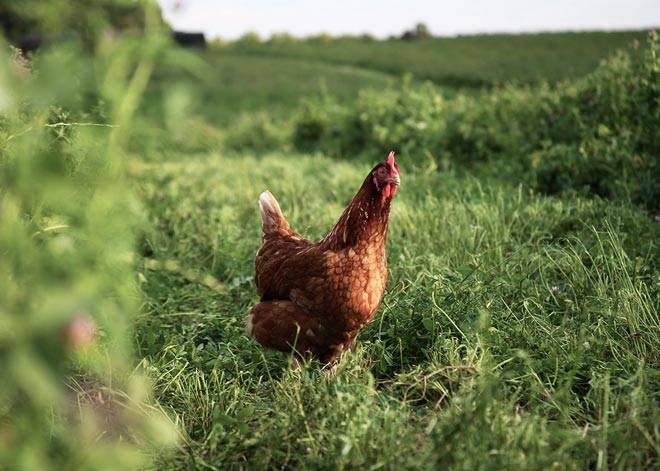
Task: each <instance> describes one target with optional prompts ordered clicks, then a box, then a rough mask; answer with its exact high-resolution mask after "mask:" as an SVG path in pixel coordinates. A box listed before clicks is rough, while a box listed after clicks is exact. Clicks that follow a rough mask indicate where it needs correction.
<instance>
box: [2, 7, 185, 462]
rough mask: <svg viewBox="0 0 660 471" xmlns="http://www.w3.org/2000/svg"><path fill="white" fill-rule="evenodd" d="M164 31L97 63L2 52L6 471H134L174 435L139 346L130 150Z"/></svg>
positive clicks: (71, 54) (115, 44) (74, 55)
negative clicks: (142, 367)
mask: <svg viewBox="0 0 660 471" xmlns="http://www.w3.org/2000/svg"><path fill="white" fill-rule="evenodd" d="M56 3H57V2H56ZM40 4H41V5H42V6H43V8H44V9H46V8H47V7H46V6H44V5H43V2H40ZM81 6H83V5H78V7H81ZM35 9H37V10H39V8H38V6H37V5H35ZM44 11H45V10H44ZM88 13H90V12H89V11H88V12H85V14H88ZM62 14H66V12H65V11H63V12H62ZM159 29H160V28H159V16H158V12H157V11H156V10H154V9H153V8H148V9H147V28H146V32H145V33H144V34H143V33H136V34H128V33H126V34H124V35H123V36H122V37H121V38H117V39H113V38H106V39H104V40H101V41H100V42H99V43H98V48H97V51H96V53H95V54H93V55H90V54H87V53H86V52H85V51H84V47H85V46H84V45H83V44H82V43H83V42H84V41H82V40H79V41H76V40H73V41H65V42H62V43H60V44H57V45H55V46H53V47H51V48H48V49H45V50H43V51H41V52H40V53H39V54H38V55H36V56H35V58H34V60H33V61H30V62H28V61H26V60H25V59H24V58H22V57H20V56H18V55H17V54H16V53H12V52H11V50H10V48H9V46H8V45H7V44H6V43H4V42H2V43H1V44H0V221H1V224H0V376H1V377H2V382H1V383H0V468H2V469H12V470H13V469H16V470H34V469H42V470H44V469H135V468H136V467H138V466H142V465H144V464H145V459H146V458H147V457H148V456H149V453H150V452H151V451H150V450H152V449H151V448H150V447H151V446H153V445H158V446H160V445H165V444H171V443H172V442H173V440H174V438H175V435H174V433H175V431H174V427H173V426H172V424H171V422H170V421H169V419H168V418H167V416H166V415H164V414H163V413H162V412H160V410H159V409H158V407H157V406H155V405H153V402H152V401H151V399H150V386H149V384H148V381H147V380H146V378H145V377H144V376H143V375H142V374H140V373H139V372H136V371H135V363H134V359H133V345H132V342H131V336H130V331H131V326H132V322H133V316H134V315H135V313H136V312H137V310H138V308H139V302H138V296H137V291H136V279H135V272H134V263H135V260H134V244H135V231H136V228H137V225H138V223H139V221H140V218H141V216H140V212H139V210H138V208H139V206H138V205H137V202H136V200H135V198H134V197H133V195H132V192H131V190H130V188H129V187H128V186H127V184H126V179H125V161H126V154H125V151H126V146H127V142H128V140H129V138H130V136H131V134H132V132H133V131H134V129H133V117H134V115H135V112H136V109H137V108H138V106H139V103H140V99H141V96H142V95H143V93H144V89H145V87H146V85H147V83H148V80H149V76H150V74H151V70H152V69H153V67H154V64H155V63H157V62H158V61H159V60H160V58H161V57H162V56H163V54H165V53H166V51H167V46H168V45H169V42H168V40H167V39H165V38H164V36H163V35H161V34H160V33H159Z"/></svg>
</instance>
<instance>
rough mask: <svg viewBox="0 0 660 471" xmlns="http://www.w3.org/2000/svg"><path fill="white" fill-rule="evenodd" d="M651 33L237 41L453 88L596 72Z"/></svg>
mask: <svg viewBox="0 0 660 471" xmlns="http://www.w3.org/2000/svg"><path fill="white" fill-rule="evenodd" d="M646 35H647V33H646V32H645V31H626V32H586V33H539V34H520V35H504V34H501V35H481V36H464V37H457V38H439V39H432V40H425V41H408V42H406V41H400V40H389V41H368V40H366V41H365V40H360V39H355V38H343V39H332V40H329V41H326V42H314V41H305V42H302V41H280V42H266V43H263V44H258V45H244V44H238V43H237V44H236V45H234V46H232V48H233V50H234V51H237V52H238V51H240V52H242V53H244V54H253V55H267V56H278V57H297V58H304V59H308V60H314V61H320V62H328V63H334V64H350V65H355V66H360V67H364V68H368V69H373V70H379V71H381V72H387V73H391V74H396V75H402V74H405V73H411V74H413V75H414V76H415V77H416V78H418V79H429V80H433V81H434V82H436V83H439V84H443V85H450V86H472V87H474V86H487V85H492V84H497V83H502V82H509V81H514V82H523V83H525V82H535V81H539V80H547V81H549V82H556V81H558V80H562V79H565V78H571V77H576V76H580V75H584V74H586V73H588V72H590V71H592V70H593V69H594V68H595V67H596V66H597V65H598V63H599V61H600V60H602V59H604V58H605V57H607V56H609V55H610V54H611V53H612V52H613V51H614V50H615V49H618V48H624V47H630V46H631V44H632V43H633V42H634V41H635V40H636V41H639V42H640V43H643V41H644V38H645V37H646Z"/></svg>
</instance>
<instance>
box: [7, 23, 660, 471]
mask: <svg viewBox="0 0 660 471" xmlns="http://www.w3.org/2000/svg"><path fill="white" fill-rule="evenodd" d="M639 37H641V34H639V33H630V34H629V33H617V34H613V35H607V34H600V33H593V34H592V33H589V34H588V35H574V34H561V35H532V36H513V37H504V36H495V37H480V38H458V39H451V40H449V39H447V40H445V39H440V40H437V41H432V42H426V43H414V44H413V43H399V42H392V41H388V42H382V43H364V44H363V43H361V42H360V43H357V42H355V40H349V41H348V42H346V41H344V40H336V41H332V42H331V43H330V44H328V45H327V48H326V47H325V46H324V48H323V49H321V48H320V46H317V45H314V46H313V47H312V46H311V45H310V46H308V45H299V44H294V45H292V46H290V48H291V49H286V48H282V50H279V51H275V50H274V49H273V50H268V48H269V47H270V46H267V45H264V46H258V47H257V48H256V49H255V50H253V51H252V50H251V51H248V50H242V51H238V50H235V51H227V50H224V51H213V50H212V51H207V52H203V53H200V54H196V53H195V54H187V55H185V54H184V55H181V53H180V51H174V52H172V51H170V50H169V46H167V43H165V42H162V41H161V40H160V38H159V37H157V36H154V37H150V38H149V41H151V42H149V41H147V40H140V38H138V39H137V40H136V41H135V42H134V43H133V42H127V43H126V44H120V45H119V46H116V49H115V50H112V47H111V46H110V45H105V47H107V50H106V49H101V53H100V57H99V58H95V59H94V60H90V61H89V62H84V61H82V59H81V57H82V55H81V54H79V53H78V52H77V51H75V50H68V49H63V50H62V51H59V52H57V51H56V52H55V53H52V54H51V55H48V54H46V55H44V57H43V58H39V60H37V61H35V63H34V66H33V67H34V70H36V71H37V72H38V73H31V72H30V70H29V69H28V68H23V66H19V65H16V64H14V65H13V67H14V69H11V70H9V71H7V72H5V71H3V72H2V74H0V80H2V81H4V82H2V83H4V84H8V86H10V88H9V89H10V90H12V93H11V94H9V95H7V96H9V97H10V98H11V100H9V101H7V103H9V104H8V105H7V104H6V103H5V104H4V105H3V106H6V107H8V108H7V109H10V110H13V111H11V113H10V112H8V111H6V112H5V113H6V114H7V116H8V117H7V118H6V119H3V120H0V187H1V188H2V190H1V191H0V218H3V220H6V221H8V223H7V224H2V225H0V255H1V256H3V257H5V256H6V257H7V258H5V260H7V261H8V263H6V264H2V263H0V275H2V277H0V314H3V317H2V318H1V320H2V324H0V327H2V329H0V354H2V355H4V356H3V360H4V359H5V358H7V359H8V360H7V362H6V363H7V364H9V365H10V367H9V368H8V369H7V370H6V371H7V373H6V374H5V370H4V369H3V370H0V371H2V372H3V377H5V378H7V381H6V384H8V385H9V387H7V389H3V390H0V399H2V398H9V401H4V400H2V401H0V438H2V440H0V469H2V467H3V465H4V463H5V462H7V463H9V465H8V469H37V468H38V469H47V467H46V468H44V467H42V466H38V465H39V464H40V463H51V464H52V466H51V468H52V469H66V468H85V467H89V468H91V469H95V468H96V469H112V468H119V469H122V468H123V469H133V468H138V467H147V468H151V469H218V468H219V469H392V470H394V469H397V470H398V469H411V470H412V469H444V468H449V469H466V470H468V469H539V470H541V469H548V468H554V469H598V470H602V469H655V468H656V467H657V466H658V456H659V454H660V429H659V428H658V424H659V423H660V405H659V404H660V374H659V371H660V316H659V314H658V312H659V310H660V247H659V243H658V241H659V240H660V207H658V201H660V197H658V195H660V183H659V182H658V180H657V178H656V175H657V174H658V171H659V170H660V162H659V160H658V156H660V148H659V146H660V134H659V133H660V107H658V106H657V105H658V96H660V61H659V59H658V54H659V53H660V45H659V44H658V41H657V38H655V37H652V38H650V39H648V40H644V45H643V47H641V48H638V49H634V48H631V49H630V50H629V51H628V52H627V53H619V54H615V55H614V56H612V57H611V58H610V59H608V61H607V62H606V63H604V64H603V65H602V66H601V67H600V68H598V69H597V70H595V71H593V68H594V67H595V65H596V63H597V62H598V60H599V59H600V58H602V57H603V56H605V55H606V54H607V52H606V51H608V50H610V48H611V47H612V45H626V44H628V40H630V39H631V38H639ZM477 39H478V40H479V41H481V42H479V41H477ZM445 43H446V44H447V46H446V47H447V48H448V49H447V50H446V51H445V50H443V49H442V47H444V45H445ZM485 44H488V45H490V46H492V48H491V49H489V48H485V49H484V47H485V46H484V45H485ZM451 45H453V46H451ZM523 45H529V46H530V48H529V49H524V50H523ZM436 46H437V50H436ZM450 46H451V48H453V49H452V50H453V51H454V52H451V54H454V56H451V54H450V52H449V49H451V48H450ZM459 46H460V47H459ZM159 47H160V49H159ZM288 47H289V46H287V48H288ZM308 47H309V48H308ZM273 48H274V46H273ZM370 48H371V49H370ZM541 50H542V51H544V53H543V54H541V53H540V52H539V51H541ZM72 51H73V53H72ZM342 51H343V52H342ZM411 51H412V52H414V53H411ZM443 51H445V52H446V54H447V55H448V56H447V57H454V59H455V60H450V61H446V62H442V63H440V62H438V61H437V60H435V57H438V56H435V55H434V54H436V53H439V52H442V54H443V55H444V54H445V52H443ZM491 52H492V54H491ZM324 54H326V55H324ZM289 55H290V56H292V57H288V56H289ZM340 55H341V60H339V56H340ZM365 55H366V56H365ZM284 56H287V57H284ZM365 57H368V58H369V60H365V61H364V62H363V61H362V59H364V58H365ZM388 58H391V59H392V60H391V61H390V60H389V59H388ZM459 58H461V60H459ZM394 59H396V61H395V60H394ZM491 59H492V62H491ZM335 62H341V64H340V65H337V64H335ZM184 63H185V64H187V66H186V68H184V67H182V64H184ZM386 63H392V64H394V65H393V68H387V67H386V66H385V65H384V64H386ZM379 64H380V65H379ZM442 64H444V66H443V65H442ZM445 66H446V67H449V66H451V67H450V68H445ZM62 70H67V71H71V74H73V75H74V76H75V77H77V78H78V80H76V81H73V80H70V79H69V75H67V74H62V73H61V72H62ZM17 71H18V72H17ZM404 71H411V72H412V73H413V74H414V75H415V78H413V79H411V80H403V81H401V80H398V79H397V78H396V77H395V76H396V75H399V74H400V73H402V72H404ZM152 72H153V78H152V80H151V81H149V80H148V78H149V76H150V75H151V73H152ZM582 74H587V75H586V76H584V77H575V78H571V79H570V80H568V81H567V82H566V83H562V84H555V85H552V86H549V85H546V84H533V85H525V86H505V87H495V88H491V87H485V89H484V90H481V89H478V90H470V91H469V93H464V92H461V91H460V90H457V89H453V90H452V91H451V92H447V89H446V88H442V86H438V85H436V84H432V83H426V84H423V83H420V82H419V81H418V80H416V78H431V79H433V80H436V81H437V82H439V83H446V84H450V85H470V86H474V85H484V84H485V85H491V84H493V83H498V82H500V81H509V80H515V81H520V82H530V81H535V80H537V79H539V78H543V79H547V80H549V81H552V82H554V81H556V80H559V79H564V78H569V77H573V76H575V75H582ZM62 77H65V78H62ZM453 77H459V79H457V80H456V81H454V78H453ZM11 87H13V88H11ZM35 91H39V92H40V93H39V94H36V95H35V93H36V92H35ZM21 93H23V94H24V95H21ZM310 95H313V96H311V97H310ZM35 96H36V97H37V98H38V99H39V100H37V99H35ZM14 97H18V98H16V99H15V98H14ZM21 97H23V98H21ZM19 98H21V99H19ZM40 100H41V101H40ZM301 100H303V101H302V102H301ZM24 103H28V104H30V106H24ZM90 103H92V104H93V105H94V106H91V105H90ZM11 107H13V108H11ZM92 121H95V122H92ZM390 148H395V149H396V150H397V151H398V157H397V160H398V162H399V164H400V166H401V176H402V186H401V188H400V190H399V192H398V193H397V196H396V199H395V201H394V204H393V210H392V217H391V223H390V233H389V239H388V262H389V270H390V279H389V282H388V287H387V290H386V294H385V298H384V301H383V304H382V306H381V308H380V310H379V312H378V314H377V316H376V318H375V319H374V320H373V322H371V323H370V324H369V325H368V326H367V327H366V328H365V329H364V331H363V332H362V333H361V334H360V336H359V337H358V342H357V346H356V349H355V351H353V352H351V353H350V354H347V355H345V356H344V357H343V358H342V359H341V360H340V361H339V362H338V363H337V364H336V365H335V366H334V367H333V369H332V370H331V371H328V370H324V369H322V368H321V367H320V365H319V364H317V363H314V362H311V363H310V364H308V365H305V367H304V368H302V369H294V368H292V367H291V365H290V364H289V362H288V361H287V359H286V357H285V356H283V355H281V354H279V353H276V352H270V351H265V350H263V349H262V348H261V347H260V346H259V345H258V344H257V343H256V342H255V341H254V340H252V339H250V338H248V337H247V336H246V335H245V334H244V323H243V322H244V317H245V315H246V314H247V312H248V310H249V309H250V307H251V306H252V305H254V303H255V302H257V295H256V292H255V285H254V280H253V275H254V266H253V263H254V255H255V252H256V250H257V248H258V246H259V243H260V235H261V234H260V220H259V215H258V211H257V197H258V195H259V193H260V192H261V191H263V190H265V189H268V190H270V191H271V192H273V194H274V195H275V196H276V197H277V199H278V200H279V201H280V204H281V206H282V209H283V211H284V213H285V215H286V216H287V218H288V220H289V221H290V222H291V224H292V226H293V227H294V228H296V229H297V230H298V231H300V232H301V233H302V234H304V235H306V236H308V237H310V238H319V237H321V236H323V235H324V233H325V231H327V230H328V229H329V228H330V227H331V225H332V224H333V223H334V222H335V220H336V219H337V218H338V216H339V215H340V214H341V212H342V211H343V209H344V208H345V207H346V205H347V203H348V201H349V200H350V198H351V197H352V195H353V194H354V192H355V191H356V189H357V188H358V186H359V184H360V182H361V181H362V180H363V179H364V176H365V175H366V173H367V172H368V171H369V169H370V168H371V167H372V166H373V164H374V163H375V162H376V161H377V160H378V159H383V158H384V157H385V156H386V153H387V151H388V150H389V149H390ZM25 156H28V157H29V158H26V157H25ZM27 286H29V289H28V288H26V287H27ZM72 312H74V313H78V314H80V313H81V312H82V315H83V318H88V319H89V322H92V325H96V326H97V327H98V336H97V340H98V342H97V343H98V345H96V347H98V349H97V350H95V349H94V348H95V347H94V348H93V347H90V346H89V345H88V346H87V347H88V348H90V349H91V353H85V351H78V350H77V351H75V355H74V354H73V353H71V351H70V350H68V348H70V346H66V345H63V342H62V341H61V339H62V338H63V337H62V330H61V325H60V323H58V322H60V320H61V321H62V322H64V321H66V320H67V319H69V318H70V317H71V313H72ZM5 314H9V315H8V316H5ZM85 316H86V317H85ZM5 319H10V321H6V320H5ZM26 319H27V322H26V321H25V320H26ZM119 321H121V322H119ZM94 322H95V324H93V323H94ZM44 339H47V340H44ZM74 340H75V339H74ZM131 348H132V349H133V350H134V354H133V356H131V355H130V354H127V353H126V352H127V351H130V350H131ZM107 352H112V354H108V353H107ZM37 359H39V362H38V361H37ZM0 365H4V362H3V363H0ZM34 365H37V366H34ZM136 365H137V366H136ZM44 371H45V372H46V373H44ZM52 371H55V372H56V373H52ZM131 372H132V373H133V374H134V373H140V374H142V375H143V376H140V377H139V378H138V379H139V381H137V380H135V381H134V376H133V374H131ZM57 375H59V376H57ZM60 376H62V377H66V378H71V377H74V378H76V380H77V381H78V382H77V383H76V384H78V385H82V386H79V387H78V389H76V392H77V393H78V394H79V395H83V396H84V395H86V397H92V400H91V404H92V407H91V408H92V412H91V415H92V416H93V417H96V415H95V414H99V409H101V411H100V419H99V420H96V421H94V420H92V421H91V422H90V421H85V420H84V419H85V417H84V413H87V414H90V412H89V410H88V409H86V408H85V407H84V404H83V406H80V405H79V407H78V408H77V409H75V408H74V409H73V413H72V414H70V415H71V416H72V417H73V419H71V418H70V417H69V415H67V414H69V412H71V411H70V410H69V409H67V406H66V405H67V404H68V402H67V401H68V396H67V395H66V394H59V395H58V391H59V389H58V388H62V387H63V386H62V385H61V384H60V383H61V381H59V382H58V378H59V377H60ZM45 377H48V378H49V380H48V381H50V382H48V381H47V380H44V379H43V378H45ZM117 377H118V378H119V379H117ZM127 378H129V379H131V381H129V380H128V379H127ZM145 378H147V379H148V381H146V380H145ZM51 380H52V381H51ZM92 380H94V381H96V382H98V383H99V384H106V386H107V387H104V388H100V387H99V388H96V386H94V384H96V383H93V382H92ZM136 381H137V382H138V383H139V384H138V386H136ZM149 382H150V383H151V385H152V386H153V389H152V390H150V388H149V387H147V386H146V385H147V384H149ZM90 384H91V385H92V386H89V385H90ZM35 385H37V386H39V385H41V386H40V387H35ZM43 385H45V386H43ZM97 389H98V391H97ZM43 391H46V392H43ZM124 391H128V392H127V393H124ZM97 393H98V394H97ZM48 394H51V395H50V396H49V395H48ZM117 397H119V398H121V400H123V401H124V402H123V403H121V404H123V406H125V407H124V408H121V407H119V406H117V405H115V403H120V402H121V400H116V398H117ZM53 398H55V399H53ZM57 401H59V402H57ZM88 402H90V401H88ZM83 403H84V401H83ZM53 404H57V405H53ZM62 404H64V405H62ZM99 404H101V406H99ZM106 404H110V405H106ZM88 405H89V404H88ZM123 406H122V407H123ZM124 409H126V410H130V411H131V414H124V413H118V412H117V411H123V410H124ZM104 411H105V412H104ZM145 411H149V412H154V411H156V412H164V413H165V414H166V415H167V417H169V420H165V419H163V417H161V416H160V415H158V414H155V413H153V414H151V415H149V417H150V418H151V421H150V422H147V423H146V425H144V424H143V421H142V417H143V416H144V415H145V414H146V413H145ZM19 413H20V414H19ZM104 414H105V415H104ZM78 416H80V417H81V418H82V419H81V420H79V421H77V419H76V418H77V417H78ZM15 417H19V418H20V419H21V420H22V421H19V420H18V419H15ZM97 418H98V417H97ZM108 423H110V425H111V426H108ZM6 424H10V425H9V426H7V425H6ZM15 424H18V425H15ZM72 424H76V425H72ZM90 424H91V425H90ZM78 425H80V427H79V428H80V429H81V430H78V428H76V427H78ZM143 429H144V430H146V431H147V432H149V433H151V434H155V435H159V436H160V437H161V440H160V441H158V440H155V439H154V440H153V441H151V440H147V439H144V438H141V437H143V436H145V435H146V436H150V435H149V433H146V432H144V433H142V432H140V430H143ZM35 431H36V432H35ZM173 431H175V432H176V435H177V436H178V441H177V442H176V444H175V445H172V440H173V437H172V432H173ZM74 432H75V433H74ZM154 432H158V433H154ZM80 437H87V439H88V440H89V441H87V442H84V441H83V442H82V443H83V446H81V445H80V443H81V441H80V440H82V438H80ZM99 437H103V438H101V439H99ZM113 437H118V439H117V440H113ZM163 437H165V438H163ZM115 443H118V444H119V448H118V449H115V448H104V447H106V446H108V447H111V446H114V444H115ZM117 450H119V451H117ZM129 452H131V453H134V454H137V455H139V459H134V457H133V455H130V456H129V454H130V453H129ZM7 457H9V459H7ZM145 458H147V461H146V462H145V461H144V460H145ZM11 459H14V460H15V461H11ZM140 460H142V461H140ZM135 462H138V463H141V464H140V465H139V466H138V465H135V464H129V463H135ZM35 463H36V464H35ZM81 463H82V464H81Z"/></svg>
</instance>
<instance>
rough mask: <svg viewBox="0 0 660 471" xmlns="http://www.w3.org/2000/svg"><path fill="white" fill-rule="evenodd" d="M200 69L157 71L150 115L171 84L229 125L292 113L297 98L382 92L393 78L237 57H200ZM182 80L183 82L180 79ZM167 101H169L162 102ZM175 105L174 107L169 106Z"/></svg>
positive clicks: (158, 111) (214, 120)
mask: <svg viewBox="0 0 660 471" xmlns="http://www.w3.org/2000/svg"><path fill="white" fill-rule="evenodd" d="M199 59H201V61H202V62H203V63H204V67H203V68H201V70H202V71H203V72H202V73H201V74H200V77H199V78H197V79H196V80H190V79H189V78H185V77H183V76H182V74H181V72H180V71H177V69H174V68H166V67H163V68H160V69H159V70H158V72H157V74H156V77H155V78H154V82H153V84H152V86H151V97H150V98H148V99H147V104H152V105H154V106H155V108H154V109H152V110H151V115H152V116H153V117H158V116H162V115H163V113H165V112H167V110H166V109H165V110H163V108H162V107H160V105H156V104H161V103H164V101H163V100H161V99H160V98H161V96H162V95H169V94H172V92H173V90H172V89H171V88H169V85H171V84H172V82H173V81H174V82H178V83H179V84H182V83H183V84H185V85H181V88H180V89H179V90H178V91H177V93H178V95H179V96H183V98H182V99H184V100H185V99H186V98H188V101H187V102H185V104H186V106H188V107H190V108H191V112H194V113H198V114H199V115H201V116H203V118H204V119H205V120H206V121H207V122H209V123H211V124H215V125H227V124H230V123H231V122H232V121H233V120H235V119H236V118H237V116H238V115H240V114H241V113H254V112H263V111H268V112H269V113H271V114H274V115H286V114H290V113H292V112H293V111H294V110H295V109H296V107H297V106H298V103H299V101H300V99H301V98H303V97H307V96H310V95H319V94H321V93H328V94H330V95H332V96H333V97H335V98H336V99H337V100H339V101H340V102H342V103H345V102H350V101H351V100H353V99H354V98H355V97H356V96H357V94H358V91H359V90H361V89H363V88H384V87H387V86H388V85H391V84H392V83H393V82H394V79H393V78H392V77H390V76H389V75H387V74H386V73H383V72H379V71H377V70H370V69H364V68H360V67H358V66H353V65H345V66H337V65H332V64H324V63H320V62H316V61H309V60H307V59H297V58H280V57H259V56H250V55H244V54H235V53H222V54H218V53H216V52H214V51H209V52H207V53H204V54H201V55H200V57H199ZM181 79H184V80H181ZM165 103H167V101H165ZM170 103H171V104H172V105H178V103H172V102H171V101H170Z"/></svg>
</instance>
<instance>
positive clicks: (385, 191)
mask: <svg viewBox="0 0 660 471" xmlns="http://www.w3.org/2000/svg"><path fill="white" fill-rule="evenodd" d="M391 186H392V185H390V184H389V183H386V184H385V185H384V186H383V196H384V197H385V198H389V196H390V187H391Z"/></svg>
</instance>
